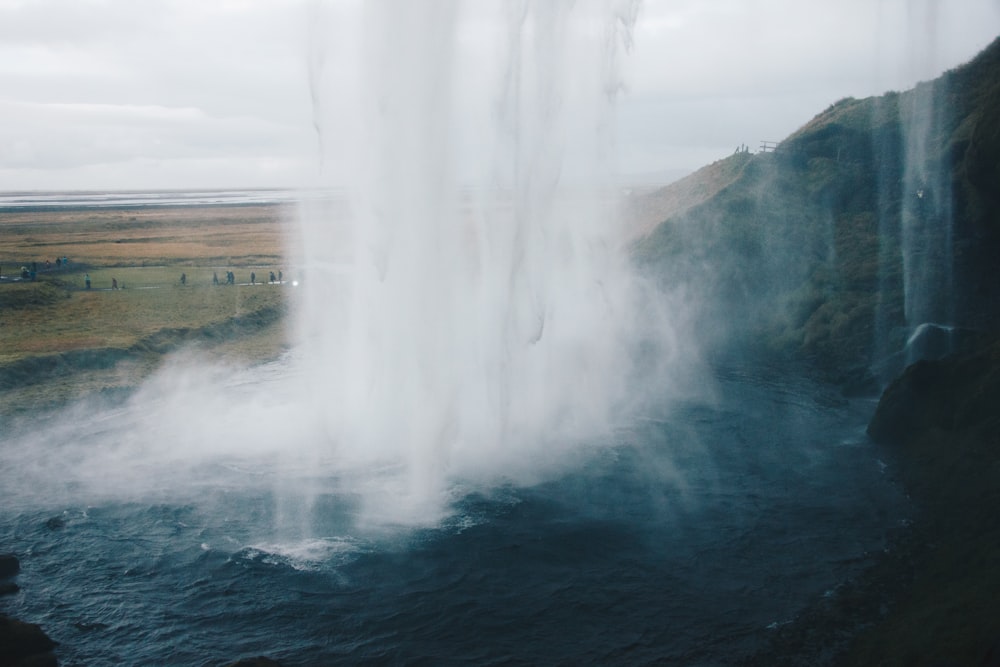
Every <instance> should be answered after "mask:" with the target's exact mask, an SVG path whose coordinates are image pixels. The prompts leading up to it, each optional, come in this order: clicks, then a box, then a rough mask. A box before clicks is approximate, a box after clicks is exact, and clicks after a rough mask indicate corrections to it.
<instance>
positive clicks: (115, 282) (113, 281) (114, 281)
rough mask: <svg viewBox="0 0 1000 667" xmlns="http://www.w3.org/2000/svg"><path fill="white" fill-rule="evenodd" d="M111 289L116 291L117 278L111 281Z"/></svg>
mask: <svg viewBox="0 0 1000 667" xmlns="http://www.w3.org/2000/svg"><path fill="white" fill-rule="evenodd" d="M111 289H118V279H117V278H112V279H111Z"/></svg>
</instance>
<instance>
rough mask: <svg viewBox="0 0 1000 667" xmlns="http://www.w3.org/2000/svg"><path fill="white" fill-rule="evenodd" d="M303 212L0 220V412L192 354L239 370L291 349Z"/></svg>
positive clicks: (267, 209) (109, 384)
mask: <svg viewBox="0 0 1000 667" xmlns="http://www.w3.org/2000/svg"><path fill="white" fill-rule="evenodd" d="M296 215H297V211H296V208H295V207H294V206H291V205H287V204H285V205H281V204H274V205H239V206H162V207H140V208H118V209H114V208H111V209H101V208H78V209H62V208H49V209H34V210H17V209H8V210H5V211H0V276H2V278H0V406H2V407H0V414H10V413H12V412H14V413H24V412H26V411H31V410H33V409H37V408H42V407H47V406H53V405H59V404H63V403H65V402H66V401H67V400H72V399H75V398H79V397H81V396H84V395H92V394H95V393H107V392H109V391H118V390H121V389H125V388H128V387H131V386H134V385H135V384H136V383H137V382H138V381H140V380H141V379H142V378H143V377H145V376H146V375H148V374H149V373H150V372H152V371H153V370H155V369H156V368H158V367H159V366H160V365H161V364H162V363H164V360H165V359H167V358H169V355H170V354H171V353H173V352H177V351H179V350H181V349H187V348H196V349H197V350H198V351H199V353H201V354H207V355H211V356H213V357H218V358H222V359H226V360H231V361H234V362H238V363H252V362H255V361H260V360H266V359H268V358H273V357H275V356H277V355H278V354H280V353H281V352H282V351H283V350H284V349H286V347H287V345H288V335H287V327H286V326H285V325H286V324H287V317H286V314H287V310H288V303H289V300H290V293H291V292H292V291H293V288H292V287H291V285H292V282H293V281H294V280H295V277H294V275H295V268H294V266H292V265H291V264H292V262H290V257H293V256H297V253H295V251H294V249H293V246H294V241H293V240H294V239H295V238H296V237H297V234H296V230H297V227H296V225H297V218H296ZM64 259H65V260H68V261H66V262H65V263H64ZM32 272H34V279H33V280H32V279H31V273H32ZM229 272H232V273H233V277H234V280H233V284H226V277H227V273H229ZM251 273H253V274H255V275H254V278H255V280H254V281H253V284H251ZM272 273H273V274H274V277H275V279H276V280H274V281H271V280H270V278H271V274H272ZM182 274H183V276H184V280H183V283H182V281H181V276H182ZM279 275H280V276H281V280H280V281H279V280H277V278H278V276H279ZM25 276H26V277H25ZM88 277H89V279H90V287H89V289H88V287H87V285H86V279H87V278H88ZM216 277H217V278H218V281H219V284H216V283H215V278H216ZM115 285H117V289H114V286H115Z"/></svg>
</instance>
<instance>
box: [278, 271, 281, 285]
mask: <svg viewBox="0 0 1000 667" xmlns="http://www.w3.org/2000/svg"><path fill="white" fill-rule="evenodd" d="M278 284H279V285H280V284H281V271H278Z"/></svg>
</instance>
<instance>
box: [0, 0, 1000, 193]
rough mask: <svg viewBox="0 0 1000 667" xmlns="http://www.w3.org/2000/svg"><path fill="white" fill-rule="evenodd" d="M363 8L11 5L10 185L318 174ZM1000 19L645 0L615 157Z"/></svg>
mask: <svg viewBox="0 0 1000 667" xmlns="http://www.w3.org/2000/svg"><path fill="white" fill-rule="evenodd" d="M357 4H358V3H350V2H347V3H340V4H331V3H322V2H314V3H307V2H305V1H302V2H290V1H285V2H280V1H278V0H259V1H252V0H246V1H238V0H226V1H220V2H211V3H205V2H196V1H194V0H150V1H148V2H141V3H138V2H134V1H127V0H76V1H69V0H33V1H32V2H20V1H17V0H0V178H2V181H0V189H24V188H38V189H47V188H68V187H95V188H109V189H111V188H126V187H129V188H131V187H172V186H178V187H188V186H193V185H201V186H206V187H211V186H215V185H225V186H227V187H230V186H233V185H239V184H243V185H247V186H256V185H295V184H303V183H305V182H308V181H309V179H310V178H311V176H310V174H313V173H314V172H315V171H316V169H317V164H316V162H317V161H316V151H317V147H316V138H315V134H314V130H313V127H312V121H313V109H312V101H311V97H310V90H309V75H308V69H309V59H310V57H312V58H313V59H314V63H313V64H314V65H315V64H316V62H315V60H316V58H317V57H318V56H319V55H322V56H323V57H325V58H327V59H328V60H329V61H331V62H332V61H337V62H336V64H337V65H338V66H340V67H341V68H344V69H348V70H349V69H351V67H353V69H354V70H355V71H356V76H359V75H363V74H364V73H365V72H371V71H372V69H371V67H366V66H363V65H362V64H361V63H357V64H356V65H352V64H351V63H345V62H343V60H344V59H345V58H349V57H350V56H349V55H348V54H349V53H350V52H351V51H350V50H349V49H345V48H342V45H343V43H344V42H345V40H346V41H350V40H353V39H356V38H357V37H358V35H357V34H354V32H352V30H353V29H352V28H351V24H349V23H347V22H345V20H344V17H345V15H347V14H350V13H351V12H354V11H357V9H358V7H357ZM460 7H461V8H462V9H463V10H465V11H467V12H468V15H469V21H468V22H467V23H466V24H464V28H463V30H462V31H461V33H460V34H459V35H458V36H457V43H458V45H459V47H460V48H461V49H463V51H462V53H463V54H464V55H463V61H462V62H460V63H458V67H459V69H461V70H462V71H469V70H473V69H475V68H480V69H482V71H483V75H482V76H481V77H479V79H478V80H477V79H476V78H475V77H471V78H470V79H469V82H468V83H466V84H465V85H470V86H488V85H490V84H489V80H491V77H492V76H494V75H496V67H495V64H491V63H490V62H489V60H490V58H495V53H494V52H493V51H491V50H490V47H489V46H488V44H490V43H491V40H490V39H486V37H488V36H495V34H496V33H497V32H498V30H502V26H500V27H499V28H498V26H497V17H498V16H499V15H498V14H493V13H491V11H492V10H489V9H486V8H483V7H482V6H480V5H478V4H476V5H475V6H473V7H472V8H471V10H470V7H469V6H465V5H460ZM998 33H1000V7H998V5H997V4H996V3H995V2H993V1H992V0H965V1H964V2H963V3H961V4H960V5H959V4H958V3H945V2H935V1H933V0H923V1H915V2H906V1H905V0H881V1H878V2H873V1H872V0H843V1H842V2H838V3H802V2H792V1H789V0H756V1H751V2H746V1H743V0H740V1H735V0H719V1H716V2H711V3H706V2H696V1H694V0H671V1H669V2H668V1H666V0H662V1H651V2H647V3H646V4H645V5H644V6H643V7H642V10H641V12H640V16H639V22H638V24H637V26H636V30H635V34H634V38H635V40H634V48H633V50H632V53H631V54H629V55H628V56H627V57H625V58H623V60H622V65H623V74H624V77H625V82H626V85H627V91H626V93H625V94H624V95H622V96H621V97H620V99H619V108H618V114H617V116H618V127H617V137H618V141H619V151H618V153H619V156H618V168H619V170H620V171H622V172H624V173H626V174H643V173H659V172H662V173H666V172H672V173H676V172H678V171H689V170H692V169H695V168H697V167H699V166H701V165H703V164H705V163H707V162H710V161H712V160H714V159H718V158H720V157H724V156H725V155H727V154H729V153H730V152H732V150H733V148H734V147H735V146H736V145H737V144H739V143H746V144H749V145H750V146H751V147H752V148H753V147H755V145H756V143H757V142H758V141H759V140H761V139H772V140H777V139H781V138H783V137H784V136H786V135H787V134H789V133H790V132H792V131H794V130H795V129H796V128H797V127H799V126H800V125H802V124H804V123H805V122H807V121H808V120H809V118H810V117H811V116H812V115H813V114H815V113H817V112H819V111H821V110H822V109H823V108H825V107H826V106H827V105H828V104H829V103H831V102H833V101H835V100H836V99H839V98H841V97H844V96H848V95H850V96H856V97H862V96H866V95H872V94H878V93H881V92H884V91H886V90H890V89H903V88H907V87H909V86H912V85H913V84H914V83H915V82H916V81H918V80H921V79H928V78H932V77H934V76H937V75H938V74H940V72H941V71H943V70H945V69H947V68H950V67H954V66H956V65H958V64H959V63H961V62H963V61H965V60H967V59H968V58H970V57H972V56H973V55H974V54H975V53H976V52H977V51H978V50H979V49H981V48H982V47H983V46H985V45H986V44H987V43H988V42H989V41H990V40H991V39H992V38H993V37H994V36H996V35H997V34H998ZM310 39H313V40H314V41H313V46H314V47H315V45H316V41H315V40H316V39H318V40H319V42H320V43H321V47H322V48H319V49H317V48H313V50H312V51H310ZM459 92H462V91H459ZM328 97H329V96H328ZM461 104H462V103H460V106H459V107H458V108H459V109H463V108H464V107H462V106H461ZM475 139H476V138H475V137H469V138H468V144H469V146H468V147H466V148H465V149H463V150H464V152H466V153H470V152H473V151H474V149H473V148H472V147H473V146H474V144H475ZM101 179H105V180H103V181H102V180H101ZM239 179H247V180H246V181H245V182H242V183H241V182H240V181H239ZM268 179H269V180H268Z"/></svg>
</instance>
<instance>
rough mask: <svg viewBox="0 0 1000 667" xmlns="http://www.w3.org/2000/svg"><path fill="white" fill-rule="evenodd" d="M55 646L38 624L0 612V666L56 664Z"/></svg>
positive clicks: (46, 666) (46, 665)
mask: <svg viewBox="0 0 1000 667" xmlns="http://www.w3.org/2000/svg"><path fill="white" fill-rule="evenodd" d="M55 647H56V642H54V641H52V640H51V639H50V638H49V637H48V635H46V634H45V633H44V632H43V631H42V629H41V628H40V627H39V626H37V625H35V624H34V623H25V622H23V621H19V620H17V619H16V618H11V617H9V616H7V615H6V614H0V667H49V666H54V665H57V664H58V662H57V660H56V657H55V655H54V654H53V653H52V650H53V649H54V648H55Z"/></svg>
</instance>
